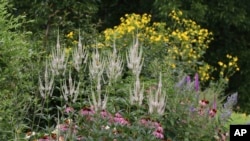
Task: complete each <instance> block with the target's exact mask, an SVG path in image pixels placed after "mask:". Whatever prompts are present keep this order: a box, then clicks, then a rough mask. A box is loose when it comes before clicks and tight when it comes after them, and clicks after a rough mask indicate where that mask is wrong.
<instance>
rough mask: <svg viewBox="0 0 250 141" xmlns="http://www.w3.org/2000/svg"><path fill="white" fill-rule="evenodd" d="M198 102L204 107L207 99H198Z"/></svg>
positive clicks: (207, 102)
mask: <svg viewBox="0 0 250 141" xmlns="http://www.w3.org/2000/svg"><path fill="white" fill-rule="evenodd" d="M199 104H200V105H201V107H206V106H207V105H208V104H209V101H208V100H206V99H202V100H200V101H199Z"/></svg>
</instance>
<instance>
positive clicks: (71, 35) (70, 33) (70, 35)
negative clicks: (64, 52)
mask: <svg viewBox="0 0 250 141" xmlns="http://www.w3.org/2000/svg"><path fill="white" fill-rule="evenodd" d="M73 35H74V33H73V31H71V32H69V34H67V37H68V38H70V39H72V38H73Z"/></svg>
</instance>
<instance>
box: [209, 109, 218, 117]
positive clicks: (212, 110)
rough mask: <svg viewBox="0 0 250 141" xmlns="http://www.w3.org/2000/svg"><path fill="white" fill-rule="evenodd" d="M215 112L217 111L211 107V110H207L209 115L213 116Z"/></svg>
mask: <svg viewBox="0 0 250 141" xmlns="http://www.w3.org/2000/svg"><path fill="white" fill-rule="evenodd" d="M216 112H217V110H216V109H211V110H210V111H209V116H210V117H214V116H215V115H216Z"/></svg>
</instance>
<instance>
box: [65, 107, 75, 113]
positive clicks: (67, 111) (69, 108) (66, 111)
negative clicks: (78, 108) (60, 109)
mask: <svg viewBox="0 0 250 141" xmlns="http://www.w3.org/2000/svg"><path fill="white" fill-rule="evenodd" d="M70 112H74V108H72V107H66V109H65V113H67V114H68V113H70Z"/></svg>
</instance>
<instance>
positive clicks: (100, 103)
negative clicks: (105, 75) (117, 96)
mask: <svg viewBox="0 0 250 141" xmlns="http://www.w3.org/2000/svg"><path fill="white" fill-rule="evenodd" d="M96 95H97V97H96ZM107 101H108V97H107V96H104V99H103V100H102V98H101V77H98V80H97V86H96V93H94V92H92V102H91V101H90V103H91V107H93V108H94V109H95V111H100V110H104V109H106V105H107Z"/></svg>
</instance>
